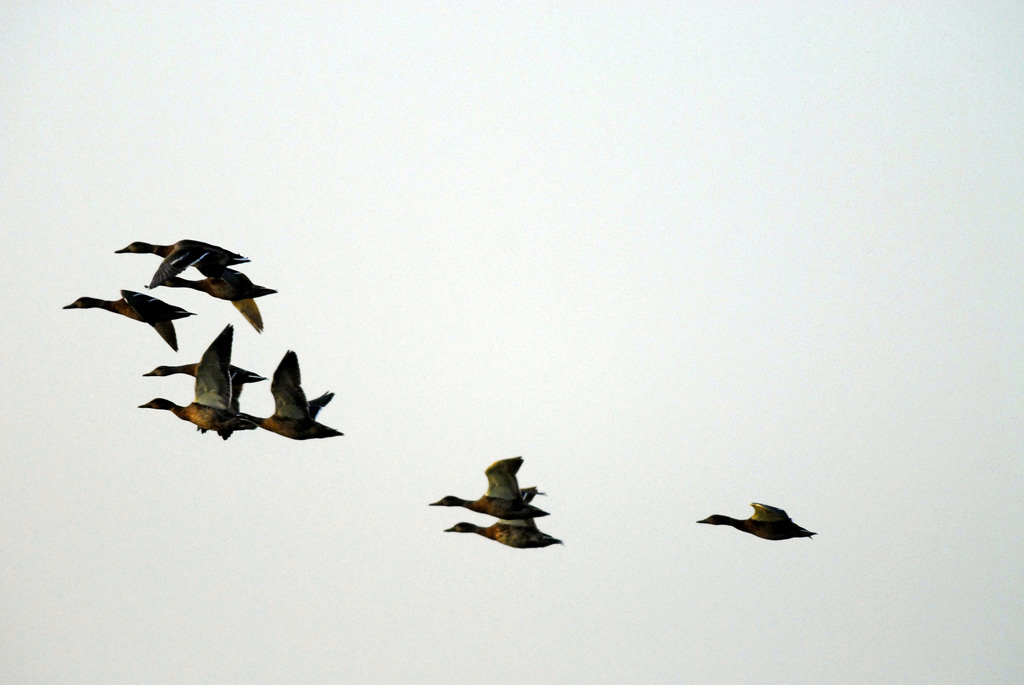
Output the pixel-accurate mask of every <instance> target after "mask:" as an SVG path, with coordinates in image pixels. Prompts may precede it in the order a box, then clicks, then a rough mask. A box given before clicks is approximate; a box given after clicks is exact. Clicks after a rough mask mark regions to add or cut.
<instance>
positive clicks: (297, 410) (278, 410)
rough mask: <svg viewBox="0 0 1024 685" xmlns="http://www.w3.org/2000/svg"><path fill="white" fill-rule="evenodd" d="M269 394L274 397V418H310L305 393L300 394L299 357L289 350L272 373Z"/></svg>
mask: <svg viewBox="0 0 1024 685" xmlns="http://www.w3.org/2000/svg"><path fill="white" fill-rule="evenodd" d="M270 393H271V394H272V395H273V396H274V415H275V416H277V417H280V418H288V419H307V420H308V419H310V418H311V417H310V415H309V404H308V403H307V402H306V393H304V392H302V376H301V375H300V374H299V357H298V355H296V354H295V353H294V352H292V351H291V350H288V351H287V352H285V354H284V358H283V359H281V363H280V364H278V365H277V370H276V371H274V379H273V380H272V381H271V382H270Z"/></svg>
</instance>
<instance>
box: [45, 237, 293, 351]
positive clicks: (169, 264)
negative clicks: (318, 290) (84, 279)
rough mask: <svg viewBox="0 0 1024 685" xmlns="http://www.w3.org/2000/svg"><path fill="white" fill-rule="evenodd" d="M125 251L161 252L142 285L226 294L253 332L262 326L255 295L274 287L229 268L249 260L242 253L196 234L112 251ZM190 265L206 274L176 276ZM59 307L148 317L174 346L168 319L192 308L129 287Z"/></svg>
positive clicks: (269, 292)
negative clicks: (194, 237)
mask: <svg viewBox="0 0 1024 685" xmlns="http://www.w3.org/2000/svg"><path fill="white" fill-rule="evenodd" d="M125 252H131V253H136V254H145V253H152V254H156V255H159V256H161V257H163V258H164V259H163V261H162V262H161V263H160V267H159V268H158V269H157V270H156V274H154V275H153V279H152V280H151V281H150V283H149V285H148V286H147V288H150V289H152V288H156V287H157V286H161V285H163V286H168V287H171V288H192V289H193V290H199V291H202V292H204V293H207V294H208V295H211V296H213V297H216V298H218V299H221V300H229V301H230V302H231V304H233V305H234V306H235V308H236V309H237V310H238V311H239V312H241V314H242V316H243V317H245V320H246V321H248V322H249V323H250V324H251V325H252V327H253V328H255V329H256V332H257V333H262V332H263V316H262V315H261V314H260V309H259V307H258V306H257V305H256V300H255V298H257V297H263V296H264V295H272V294H274V293H276V292H277V291H276V290H271V289H270V288H265V287H263V286H261V285H255V284H253V282H252V281H250V280H249V277H248V276H246V275H245V274H243V273H242V272H240V271H236V270H234V269H232V268H230V267H232V266H236V265H238V264H244V263H246V262H248V261H249V259H248V258H247V257H243V256H242V255H240V254H235V253H234V252H230V251H228V250H225V249H224V248H222V247H217V246H216V245H210V244H209V243H203V242H199V241H198V240H179V241H178V242H176V243H174V244H173V245H150V244H149V243H144V242H141V241H136V242H134V243H132V244H131V245H129V246H128V247H125V248H122V249H120V250H115V253H125ZM190 266H193V267H195V268H196V269H198V270H199V271H200V272H201V273H202V274H203V275H204V276H206V278H204V279H202V280H198V281H192V280H188V279H185V278H180V277H179V276H178V274H180V273H181V272H182V271H184V270H185V269H187V268H188V267H190ZM64 309H105V310H107V311H109V312H114V313H115V314H120V315H122V316H126V317H128V318H129V319H133V320H135V321H141V322H143V323H147V324H149V325H150V326H152V327H153V328H154V329H156V332H157V333H159V334H160V337H161V338H163V339H164V340H165V341H166V342H167V344H168V345H170V346H171V349H173V350H174V351H175V352H177V351H178V339H177V334H176V333H175V330H174V323H173V322H174V321H175V320H176V319H183V318H185V317H186V316H193V313H192V312H189V311H186V310H184V309H182V308H181V307H177V306H175V305H172V304H168V303H166V302H164V301H162V300H158V299H157V298H155V297H150V296H149V295H143V294H142V293H138V292H135V291H132V290H122V291H121V299H120V300H100V299H97V298H95V297H80V298H78V299H77V300H75V301H74V302H72V303H71V304H69V305H67V306H66V307H64Z"/></svg>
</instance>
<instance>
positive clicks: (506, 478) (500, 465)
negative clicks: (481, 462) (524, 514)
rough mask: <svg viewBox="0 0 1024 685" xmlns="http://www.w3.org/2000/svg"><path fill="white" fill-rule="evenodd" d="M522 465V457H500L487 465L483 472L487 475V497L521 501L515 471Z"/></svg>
mask: <svg viewBox="0 0 1024 685" xmlns="http://www.w3.org/2000/svg"><path fill="white" fill-rule="evenodd" d="M522 465H523V458H522V457H513V458H511V459H501V460H499V461H496V462H494V463H493V464H491V465H490V466H488V467H487V470H486V471H484V474H485V475H486V476H487V492H486V496H487V497H497V498H499V499H509V500H515V501H522V495H521V494H520V492H519V481H518V480H516V473H517V472H518V471H519V467H520V466H522Z"/></svg>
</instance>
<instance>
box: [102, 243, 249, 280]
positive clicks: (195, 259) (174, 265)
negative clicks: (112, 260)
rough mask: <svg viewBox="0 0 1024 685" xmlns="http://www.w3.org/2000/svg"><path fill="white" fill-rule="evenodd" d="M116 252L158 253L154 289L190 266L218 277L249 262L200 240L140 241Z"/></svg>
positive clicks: (210, 275) (205, 273)
mask: <svg viewBox="0 0 1024 685" xmlns="http://www.w3.org/2000/svg"><path fill="white" fill-rule="evenodd" d="M114 252H115V253H116V254H122V253H126V252H128V253H134V254H155V255H159V256H160V257H163V258H164V260H163V262H161V263H160V267H159V268H158V269H157V270H156V273H155V274H154V275H153V280H152V281H150V284H149V285H148V286H147V287H148V288H150V289H152V288H155V287H157V286H158V285H160V284H161V283H163V282H164V281H166V280H167V279H169V278H171V277H173V276H177V275H178V274H180V273H181V272H182V271H184V270H185V269H187V268H188V267H190V266H194V267H195V268H197V269H199V271H200V273H202V274H203V275H204V276H209V277H213V278H218V277H220V276H221V274H223V273H224V269H226V268H227V267H229V266H234V265H236V264H245V263H246V262H248V261H249V259H248V258H247V257H243V256H242V255H240V254H236V253H234V252H231V251H229V250H225V249H224V248H223V247H217V246H216V245H211V244H209V243H204V242H200V241H198V240H179V241H178V242H176V243H174V244H173V245H152V244H150V243H146V242H142V241H141V240H137V241H135V242H134V243H132V244H131V245H128V246H127V247H123V248H121V249H120V250H115V251H114Z"/></svg>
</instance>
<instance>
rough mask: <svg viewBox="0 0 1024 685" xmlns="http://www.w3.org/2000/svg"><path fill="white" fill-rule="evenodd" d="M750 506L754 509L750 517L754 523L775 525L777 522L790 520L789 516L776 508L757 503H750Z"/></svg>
mask: <svg viewBox="0 0 1024 685" xmlns="http://www.w3.org/2000/svg"><path fill="white" fill-rule="evenodd" d="M750 506H752V507H754V515H753V516H751V517H750V518H751V519H753V520H754V521H764V522H765V523H775V522H777V521H789V520H790V518H789V515H788V514H787V513H786V512H784V511H783V510H782V509H779V508H778V507H770V506H768V505H767V504H758V503H757V502H751V503H750Z"/></svg>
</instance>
